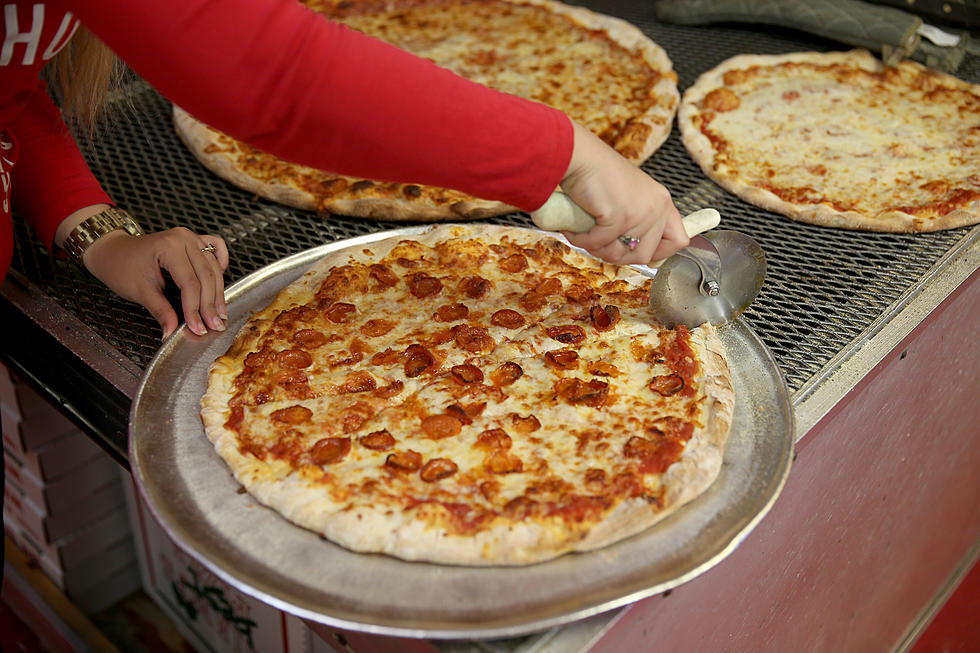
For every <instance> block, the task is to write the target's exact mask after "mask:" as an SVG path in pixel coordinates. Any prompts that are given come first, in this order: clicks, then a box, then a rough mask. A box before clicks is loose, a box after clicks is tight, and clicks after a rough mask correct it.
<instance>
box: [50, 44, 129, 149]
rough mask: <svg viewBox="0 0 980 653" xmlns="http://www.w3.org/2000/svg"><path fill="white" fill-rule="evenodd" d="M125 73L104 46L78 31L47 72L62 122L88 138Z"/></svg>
mask: <svg viewBox="0 0 980 653" xmlns="http://www.w3.org/2000/svg"><path fill="white" fill-rule="evenodd" d="M124 70H125V66H124V65H123V63H122V61H121V60H120V59H119V58H118V57H117V56H116V54H115V53H114V52H113V51H112V50H111V49H109V47H108V46H107V45H106V44H105V43H103V42H102V41H100V40H99V39H98V38H97V37H96V36H95V35H94V34H92V33H91V32H89V31H88V30H87V29H85V28H84V27H79V28H78V31H77V32H76V33H75V36H73V37H72V39H71V41H70V42H69V43H68V45H67V46H66V47H65V48H64V49H63V50H62V51H61V52H59V53H58V54H57V56H55V58H54V59H53V60H52V61H51V63H50V64H49V65H48V70H47V71H46V72H47V78H48V81H49V83H50V84H51V86H52V89H53V90H54V92H55V94H56V97H58V98H59V99H60V103H61V111H62V114H63V115H64V116H65V121H66V122H68V123H69V124H72V123H75V124H76V125H78V126H80V127H81V128H82V130H83V131H84V132H87V133H88V134H89V135H91V134H92V133H93V131H94V130H95V125H96V122H97V121H98V120H99V118H100V117H102V115H103V114H105V112H106V109H107V107H108V103H107V102H106V98H107V97H108V94H109V91H110V90H111V89H112V88H113V86H114V85H115V84H116V83H117V82H118V79H119V77H120V76H121V75H122V73H123V71H124Z"/></svg>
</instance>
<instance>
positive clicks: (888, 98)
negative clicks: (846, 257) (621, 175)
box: [677, 50, 980, 232]
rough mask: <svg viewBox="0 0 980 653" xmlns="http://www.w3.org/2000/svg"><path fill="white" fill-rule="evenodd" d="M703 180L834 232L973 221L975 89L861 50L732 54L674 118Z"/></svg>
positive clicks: (978, 89) (979, 191) (976, 191)
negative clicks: (890, 63)
mask: <svg viewBox="0 0 980 653" xmlns="http://www.w3.org/2000/svg"><path fill="white" fill-rule="evenodd" d="M677 119H678V125H679V128H680V132H681V138H682V141H683V143H684V145H685V147H686V148H687V150H688V152H689V153H690V155H691V157H692V158H693V159H694V160H695V161H696V162H697V163H698V164H699V165H700V166H701V168H702V170H704V172H705V174H707V175H708V176H709V177H710V178H711V179H713V180H714V181H715V182H717V183H718V184H719V185H720V186H722V187H723V188H725V189H727V190H729V191H730V192H732V193H734V194H735V195H738V196H739V197H741V198H743V199H744V200H746V201H748V202H750V203H752V204H755V205H757V206H760V207H762V208H764V209H767V210H770V211H773V212H776V213H779V214H782V215H784V216H786V217H789V218H792V219H794V220H799V221H801V222H807V223H812V224H817V225H824V226H828V227H837V228H843V229H859V230H867V231H881V232H925V231H936V230H941V229H950V228H954V227H960V226H963V225H970V224H976V223H977V222H980V86H978V85H975V84H969V83H967V82H965V81H962V80H960V79H958V78H956V77H953V76H951V75H947V74H944V73H940V72H936V71H933V70H929V69H928V68H925V67H923V66H922V65H920V64H918V63H915V62H912V61H906V62H903V63H901V64H899V65H897V66H885V65H884V64H882V63H881V62H880V61H879V60H878V59H876V58H875V57H874V56H873V55H872V54H871V53H870V52H867V51H865V50H853V51H849V52H828V53H816V52H801V53H792V54H784V55H740V56H736V57H732V58H731V59H728V60H727V61H724V62H723V63H721V64H720V65H718V66H717V67H715V68H714V69H712V70H710V71H708V72H706V73H704V74H703V75H701V76H700V77H699V78H698V79H697V80H696V81H695V83H694V84H693V85H692V86H691V87H689V88H688V89H687V90H686V91H685V92H684V95H683V98H682V101H681V106H680V108H679V109H678V115H677Z"/></svg>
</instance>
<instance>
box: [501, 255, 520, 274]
mask: <svg viewBox="0 0 980 653" xmlns="http://www.w3.org/2000/svg"><path fill="white" fill-rule="evenodd" d="M499 265H500V269H501V270H503V271H504V272H511V273H513V272H523V271H524V270H526V269H527V258H526V257H525V256H524V255H523V254H511V255H510V256H507V257H505V258H502V259H500V263H499Z"/></svg>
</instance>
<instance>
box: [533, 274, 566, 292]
mask: <svg viewBox="0 0 980 653" xmlns="http://www.w3.org/2000/svg"><path fill="white" fill-rule="evenodd" d="M534 292H536V293H537V294H539V295H541V296H542V297H547V296H548V295H557V294H558V293H560V292H561V279H559V278H557V277H549V278H548V279H545V280H544V281H542V282H541V283H539V284H538V285H536V286H535V287H534Z"/></svg>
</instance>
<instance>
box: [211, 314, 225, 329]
mask: <svg viewBox="0 0 980 653" xmlns="http://www.w3.org/2000/svg"><path fill="white" fill-rule="evenodd" d="M211 328H212V329H214V330H215V331H224V330H225V323H224V321H222V319H221V318H220V317H217V316H215V317H213V318H211Z"/></svg>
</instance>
